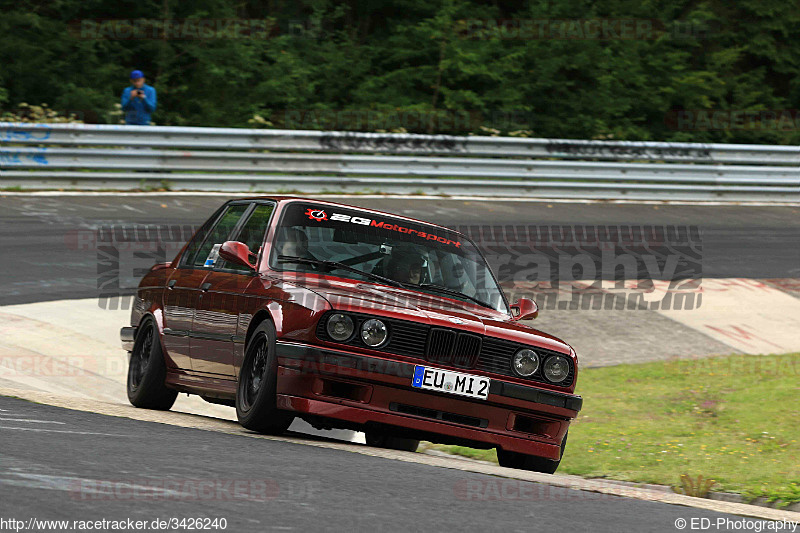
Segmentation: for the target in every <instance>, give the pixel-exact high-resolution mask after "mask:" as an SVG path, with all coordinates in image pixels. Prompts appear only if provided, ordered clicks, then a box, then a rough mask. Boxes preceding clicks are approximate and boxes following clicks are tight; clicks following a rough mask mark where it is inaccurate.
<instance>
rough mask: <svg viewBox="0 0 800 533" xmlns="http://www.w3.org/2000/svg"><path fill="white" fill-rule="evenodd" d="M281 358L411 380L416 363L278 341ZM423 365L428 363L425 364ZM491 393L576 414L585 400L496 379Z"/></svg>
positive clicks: (493, 381) (490, 389) (491, 387)
mask: <svg viewBox="0 0 800 533" xmlns="http://www.w3.org/2000/svg"><path fill="white" fill-rule="evenodd" d="M277 348H278V356H279V357H284V358H286V359H297V360H300V361H308V362H313V363H322V364H329V365H334V366H338V367H343V368H348V369H353V370H358V371H363V372H371V373H376V374H384V375H389V376H395V377H403V378H408V379H409V380H411V378H412V376H413V375H414V366H415V365H414V364H412V363H404V362H400V361H389V360H386V359H381V358H378V357H370V356H368V355H360V354H353V353H348V352H340V351H337V350H330V349H327V348H325V349H323V348H318V347H315V346H309V345H307V344H300V343H294V342H285V341H278V342H277ZM420 363H422V364H424V361H421V362H420ZM489 393H490V394H495V395H497V396H502V397H506V398H513V399H515V400H523V401H528V402H533V403H538V404H542V405H549V406H552V407H559V408H562V409H568V410H570V411H574V412H575V413H576V414H577V413H578V412H579V411H580V410H581V407H583V398H581V397H580V396H578V395H575V394H567V393H563V392H555V391H548V390H544V389H540V388H537V387H530V386H527V385H519V384H517V383H508V382H504V381H499V380H497V379H492V382H491V385H490V387H489Z"/></svg>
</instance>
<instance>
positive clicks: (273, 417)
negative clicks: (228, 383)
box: [236, 321, 294, 435]
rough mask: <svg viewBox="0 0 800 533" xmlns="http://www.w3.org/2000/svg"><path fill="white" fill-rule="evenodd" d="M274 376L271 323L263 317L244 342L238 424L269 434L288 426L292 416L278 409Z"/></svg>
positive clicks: (237, 415)
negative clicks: (245, 342)
mask: <svg viewBox="0 0 800 533" xmlns="http://www.w3.org/2000/svg"><path fill="white" fill-rule="evenodd" d="M277 378H278V357H277V355H276V353H275V326H273V325H272V323H271V322H269V321H264V322H262V323H261V324H259V326H258V327H257V328H256V330H255V331H254V332H253V335H252V336H251V337H250V341H249V342H248V343H247V350H246V352H245V357H244V362H243V363H242V369H241V371H240V372H239V384H238V386H237V387H236V418H237V419H238V420H239V423H240V424H241V425H242V426H244V427H246V428H247V429H251V430H253V431H258V432H259V433H267V434H273V435H278V434H280V433H283V432H284V431H286V430H287V429H288V428H289V425H291V423H292V420H294V416H293V415H292V414H290V413H289V412H287V411H282V410H280V409H278V407H277V406H276V404H275V394H276V390H277V387H278V385H277V383H278V380H277Z"/></svg>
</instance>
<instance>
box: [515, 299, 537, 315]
mask: <svg viewBox="0 0 800 533" xmlns="http://www.w3.org/2000/svg"><path fill="white" fill-rule="evenodd" d="M511 314H512V315H513V316H514V320H528V319H534V318H536V317H537V316H539V306H538V305H536V302H534V301H533V300H531V299H530V298H520V299H519V300H517V301H516V302H514V303H513V304H511Z"/></svg>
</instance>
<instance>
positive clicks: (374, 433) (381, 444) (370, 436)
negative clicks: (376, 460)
mask: <svg viewBox="0 0 800 533" xmlns="http://www.w3.org/2000/svg"><path fill="white" fill-rule="evenodd" d="M364 435H365V436H366V441H367V444H369V445H370V446H374V447H375V448H388V449H390V450H400V451H403V452H415V451H417V448H418V447H419V441H418V440H415V439H406V438H403V437H395V436H394V435H391V434H389V433H386V432H384V431H381V430H375V429H370V430H367V431H365V432H364Z"/></svg>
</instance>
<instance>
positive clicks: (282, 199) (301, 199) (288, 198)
mask: <svg viewBox="0 0 800 533" xmlns="http://www.w3.org/2000/svg"><path fill="white" fill-rule="evenodd" d="M242 200H274V201H276V202H278V203H287V204H288V203H293V202H314V203H317V204H323V205H327V206H331V207H342V208H345V209H357V210H359V211H365V212H367V213H372V214H375V215H385V216H390V217H394V218H399V219H401V220H406V221H408V222H416V223H417V224H425V225H427V226H433V227H435V228H441V229H443V230H447V231H450V232H453V233H458V234H459V235H463V233H461V232H459V231H456V230H454V229H452V228H448V227H447V226H442V225H440V224H434V223H433V222H428V221H427V220H419V219H416V218H411V217H407V216H403V215H398V214H396V213H387V212H386V211H378V210H377V209H368V208H366V207H358V206H355V205H348V204H342V203H338V202H330V201H328V200H318V199H316V198H304V197H302V196H252V197H248V198H234V199H231V200H230V201H232V202H233V201H242ZM464 236H465V237H466V235H464Z"/></svg>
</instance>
